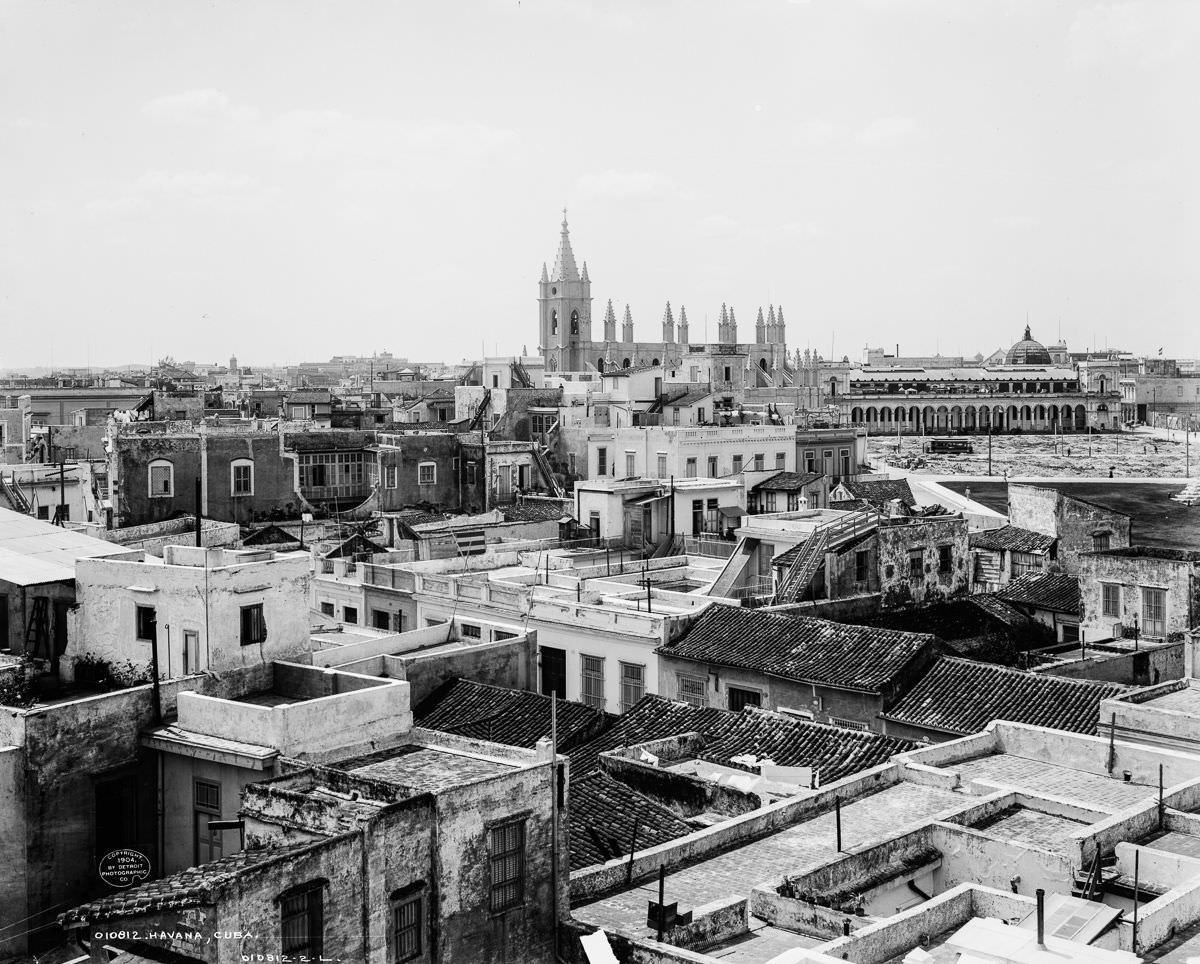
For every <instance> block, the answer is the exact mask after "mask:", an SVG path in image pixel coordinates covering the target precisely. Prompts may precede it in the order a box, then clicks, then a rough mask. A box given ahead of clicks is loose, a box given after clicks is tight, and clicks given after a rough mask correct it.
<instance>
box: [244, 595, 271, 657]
mask: <svg viewBox="0 0 1200 964" xmlns="http://www.w3.org/2000/svg"><path fill="white" fill-rule="evenodd" d="M266 638H267V621H266V620H265V619H263V607H262V603H255V604H254V605H252V606H243V607H242V645H243V646H249V645H251V644H253V643H261V642H264V641H265V640H266Z"/></svg>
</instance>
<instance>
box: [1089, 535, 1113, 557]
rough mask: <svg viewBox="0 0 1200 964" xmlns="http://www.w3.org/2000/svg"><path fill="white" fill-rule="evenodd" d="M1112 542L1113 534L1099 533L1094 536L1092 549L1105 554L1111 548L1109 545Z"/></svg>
mask: <svg viewBox="0 0 1200 964" xmlns="http://www.w3.org/2000/svg"><path fill="white" fill-rule="evenodd" d="M1111 542H1112V533H1111V532H1097V533H1096V534H1095V535H1093V536H1092V549H1093V550H1094V551H1095V552H1104V551H1105V550H1106V549H1107V548H1108V547H1109V543H1111Z"/></svg>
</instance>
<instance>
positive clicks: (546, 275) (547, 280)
mask: <svg viewBox="0 0 1200 964" xmlns="http://www.w3.org/2000/svg"><path fill="white" fill-rule="evenodd" d="M549 283H550V274H549V273H548V272H547V271H546V262H545V261H543V262H542V284H544V285H548V284H549Z"/></svg>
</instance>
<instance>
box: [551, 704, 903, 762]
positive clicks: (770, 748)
mask: <svg viewBox="0 0 1200 964" xmlns="http://www.w3.org/2000/svg"><path fill="white" fill-rule="evenodd" d="M691 732H697V733H700V734H702V735H703V736H704V738H705V741H706V745H705V748H704V751H703V752H702V753H701V754H700V758H701V759H704V760H708V761H709V762H710V763H720V764H723V765H725V766H733V767H738V766H739V764H736V763H734V762H732V760H733V757H735V756H741V755H742V754H744V753H753V754H754V755H755V756H757V757H770V758H771V759H772V760H774V761H775V762H776V763H778V764H779V765H780V766H813V767H817V768H819V769H820V771H821V782H822V783H823V784H826V783H830V782H831V781H833V780H840V779H841V778H842V777H844V776H849V775H850V774H852V773H857V772H858V771H859V770H865V769H867V768H868V767H873V766H876V765H878V764H880V763H884V762H886V761H887V760H889V759H891V757H892V756H893V755H894V754H896V753H902V752H904V751H905V750H907V749H909V748H910V747H911V746H912V744H910V743H908V742H907V741H906V740H898V739H895V738H892V737H885V736H880V735H879V734H877V733H867V732H864V731H860V730H844V729H841V728H840V727H836V726H827V725H825V724H823V723H812V722H809V721H808V720H801V719H795V718H793V717H789V716H784V715H783V714H782V713H772V712H770V711H767V710H760V709H757V708H747V709H745V710H742V711H741V712H734V711H732V710H723V709H720V708H719V707H716V706H692V705H690V704H688V703H681V702H678V701H676V700H668V699H666V698H665V697H662V696H655V695H647V696H643V697H642V699H641V700H640V701H639V702H638V703H637V704H636V705H635V706H633V707H632V708H630V709H629V710H627V711H626V712H625V713H623V714H621V716H619V717H617V718H616V721H615V722H614V723H613V725H612V726H610V727H609V728H608V729H607V730H606V731H605V732H604V733H602V734H601V735H600V736H598V737H595V738H594V739H592V740H589V741H588V742H587V743H583V744H580V745H579V746H577V747H575V749H573V750H571V752H570V757H571V779H572V780H575V779H576V778H577V777H578V776H580V775H586V774H589V773H592V772H594V771H596V770H597V769H598V767H599V757H600V754H601V753H605V752H607V751H608V750H615V749H618V748H619V747H623V746H629V745H630V744H634V743H646V742H648V741H650V740H659V739H663V738H665V737H668V736H677V735H678V734H680V733H691Z"/></svg>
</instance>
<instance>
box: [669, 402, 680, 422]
mask: <svg viewBox="0 0 1200 964" xmlns="http://www.w3.org/2000/svg"><path fill="white" fill-rule="evenodd" d="M671 424H672V425H678V424H679V408H678V406H674V407H672V408H671Z"/></svg>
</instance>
